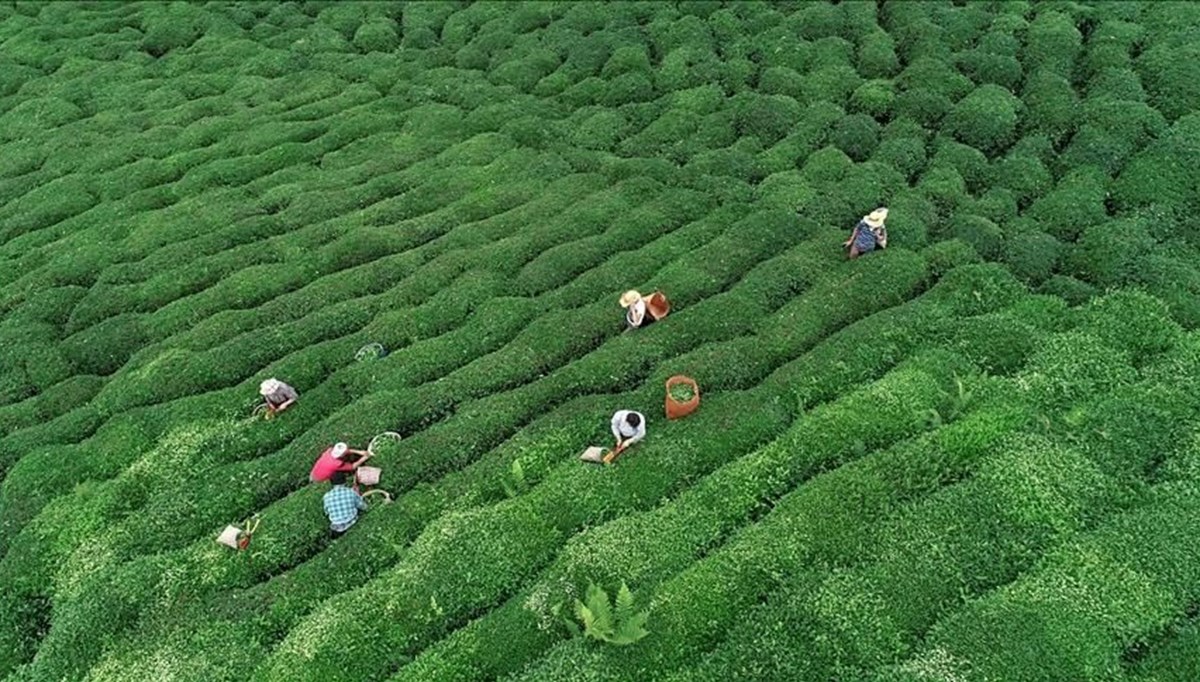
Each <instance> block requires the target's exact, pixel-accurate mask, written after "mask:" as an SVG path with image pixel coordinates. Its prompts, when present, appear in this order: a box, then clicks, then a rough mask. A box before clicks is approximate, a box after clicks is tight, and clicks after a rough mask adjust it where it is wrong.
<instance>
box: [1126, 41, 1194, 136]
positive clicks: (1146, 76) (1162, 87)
mask: <svg viewBox="0 0 1200 682" xmlns="http://www.w3.org/2000/svg"><path fill="white" fill-rule="evenodd" d="M1198 65H1200V45H1198V44H1197V43H1196V41H1195V40H1194V38H1193V39H1191V40H1187V41H1185V42H1183V43H1182V44H1180V45H1178V46H1174V45H1169V44H1159V45H1155V46H1153V47H1151V48H1150V49H1148V50H1146V51H1145V52H1143V53H1142V54H1141V55H1140V56H1139V57H1138V58H1137V61H1136V66H1137V70H1138V74H1139V75H1140V76H1141V77H1142V83H1143V84H1145V86H1146V92H1147V93H1149V95H1150V104H1151V105H1152V106H1153V107H1154V108H1155V109H1157V110H1159V111H1161V112H1162V114H1163V116H1166V117H1167V118H1168V119H1170V120H1174V119H1178V118H1180V117H1182V116H1185V115H1187V114H1191V113H1193V112H1195V103H1196V102H1197V101H1200V74H1198V73H1197V69H1198V68H1200V66H1198Z"/></svg>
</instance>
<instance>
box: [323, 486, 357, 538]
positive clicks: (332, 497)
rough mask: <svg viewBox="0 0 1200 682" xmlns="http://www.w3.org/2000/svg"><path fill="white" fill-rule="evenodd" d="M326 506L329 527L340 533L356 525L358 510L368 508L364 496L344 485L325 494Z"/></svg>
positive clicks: (335, 487)
mask: <svg viewBox="0 0 1200 682" xmlns="http://www.w3.org/2000/svg"><path fill="white" fill-rule="evenodd" d="M324 504H325V515H326V516H328V517H329V527H330V528H332V529H333V530H336V531H338V532H339V533H340V532H342V531H344V530H346V529H347V528H349V527H350V526H353V525H354V522H355V521H357V520H358V510H360V509H366V508H367V503H366V502H363V498H362V496H360V495H359V494H358V493H356V492H354V491H353V490H351V489H350V488H347V487H346V486H344V485H335V486H333V490H330V491H329V492H327V493H325V498H324Z"/></svg>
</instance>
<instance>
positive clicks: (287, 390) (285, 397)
mask: <svg viewBox="0 0 1200 682" xmlns="http://www.w3.org/2000/svg"><path fill="white" fill-rule="evenodd" d="M258 394H259V395H261V396H262V397H263V400H264V401H265V402H264V404H263V406H262V407H263V408H265V411H266V415H265V416H266V418H267V419H270V418H272V417H274V416H275V415H277V414H279V413H280V412H283V411H284V410H286V409H287V408H289V407H291V406H292V404H293V403H295V402H296V399H297V398H299V397H300V394H298V393H296V389H294V388H292V387H291V386H289V385H287V384H286V383H284V382H282V381H280V380H278V379H275V378H271V379H267V380H265V381H263V382H262V383H261V384H259V386H258ZM256 412H257V410H256Z"/></svg>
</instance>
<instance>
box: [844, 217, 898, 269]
mask: <svg viewBox="0 0 1200 682" xmlns="http://www.w3.org/2000/svg"><path fill="white" fill-rule="evenodd" d="M887 216H888V210H887V209H886V208H884V207H882V206H881V207H879V208H877V209H875V210H874V211H871V212H870V213H869V214H867V215H865V216H863V218H862V220H860V221H858V224H857V225H855V226H854V231H853V232H851V233H850V238H849V239H847V240H846V241H844V242H842V246H844V247H845V246H848V247H850V258H851V259H854V258H858V257H859V256H860V255H862V254H864V253H870V252H871V251H874V250H875V248H876V247H879V248H881V249H886V248H887V227H885V226H884V224H883V221H885V220H887Z"/></svg>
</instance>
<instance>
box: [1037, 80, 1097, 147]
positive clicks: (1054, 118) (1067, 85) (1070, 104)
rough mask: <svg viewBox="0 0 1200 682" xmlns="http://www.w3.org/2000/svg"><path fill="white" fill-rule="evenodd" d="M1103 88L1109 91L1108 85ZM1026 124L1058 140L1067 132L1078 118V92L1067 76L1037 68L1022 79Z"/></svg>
mask: <svg viewBox="0 0 1200 682" xmlns="http://www.w3.org/2000/svg"><path fill="white" fill-rule="evenodd" d="M1104 92H1106V93H1107V92H1109V90H1108V89H1107V88H1105V89H1104ZM1021 101H1022V102H1024V103H1025V110H1026V117H1025V120H1026V121H1027V122H1028V123H1027V125H1028V126H1030V127H1031V128H1033V129H1034V130H1037V131H1038V132H1041V133H1044V134H1046V135H1047V136H1049V137H1050V139H1051V140H1054V141H1055V142H1059V141H1061V140H1063V139H1065V138H1066V137H1067V136H1068V135H1070V134H1071V133H1072V132H1073V131H1074V130H1075V126H1076V125H1077V121H1078V118H1079V111H1078V105H1079V95H1077V94H1076V93H1075V89H1074V88H1072V87H1071V81H1070V80H1068V78H1067V77H1065V76H1063V75H1060V74H1058V73H1055V72H1053V71H1050V70H1038V71H1035V72H1033V73H1032V74H1030V76H1029V77H1028V78H1026V79H1025V86H1024V88H1023V89H1022V90H1021Z"/></svg>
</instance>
